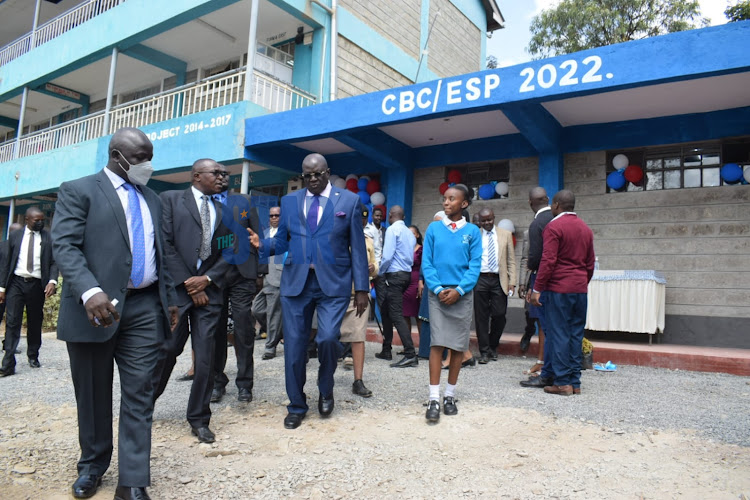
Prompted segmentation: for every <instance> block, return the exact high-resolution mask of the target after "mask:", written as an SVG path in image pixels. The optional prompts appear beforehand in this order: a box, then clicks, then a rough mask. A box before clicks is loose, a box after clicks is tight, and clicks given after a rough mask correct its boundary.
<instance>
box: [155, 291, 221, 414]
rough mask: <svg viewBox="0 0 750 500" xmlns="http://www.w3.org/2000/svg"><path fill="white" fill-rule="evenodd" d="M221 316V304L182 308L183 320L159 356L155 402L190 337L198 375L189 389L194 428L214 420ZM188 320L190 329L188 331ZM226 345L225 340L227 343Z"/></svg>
mask: <svg viewBox="0 0 750 500" xmlns="http://www.w3.org/2000/svg"><path fill="white" fill-rule="evenodd" d="M220 316H221V305H220V304H208V305H206V306H202V307H196V306H195V305H193V303H192V302H190V303H189V304H186V305H182V306H180V321H179V322H178V323H177V328H175V331H174V332H172V335H170V336H169V338H168V339H167V341H166V342H165V343H164V348H163V349H162V351H161V353H160V355H159V361H158V363H157V365H156V368H155V369H154V372H153V384H154V388H155V391H154V400H156V398H158V397H159V396H161V394H162V393H163V392H164V389H165V388H166V387H167V382H169V377H170V376H171V375H172V370H173V369H174V365H175V362H176V361H177V357H178V356H179V355H180V354H182V350H183V349H184V348H185V343H186V342H187V339H188V336H190V339H191V341H192V347H193V352H194V353H195V376H194V377H193V385H192V386H191V388H190V397H189V399H188V407H187V421H188V422H189V423H190V425H191V426H193V427H196V428H197V427H206V426H208V424H209V422H210V421H211V407H210V404H211V391H213V389H214V350H215V346H216V343H215V339H214V335H215V334H216V328H217V326H218V324H219V317H220ZM188 321H189V322H190V323H189V326H190V327H189V328H188ZM225 343H226V341H225Z"/></svg>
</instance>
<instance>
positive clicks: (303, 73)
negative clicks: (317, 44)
mask: <svg viewBox="0 0 750 500" xmlns="http://www.w3.org/2000/svg"><path fill="white" fill-rule="evenodd" d="M313 64H314V61H313V48H312V44H310V45H297V46H296V47H294V72H293V73H292V85H294V86H295V87H298V88H301V89H302V90H305V91H307V92H310V93H311V94H316V95H317V90H318V86H319V84H315V85H313V82H312V65H313Z"/></svg>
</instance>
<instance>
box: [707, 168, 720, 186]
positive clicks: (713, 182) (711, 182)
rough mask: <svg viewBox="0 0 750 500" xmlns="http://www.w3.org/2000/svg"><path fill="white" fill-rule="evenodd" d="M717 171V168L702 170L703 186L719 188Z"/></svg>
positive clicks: (718, 173)
mask: <svg viewBox="0 0 750 500" xmlns="http://www.w3.org/2000/svg"><path fill="white" fill-rule="evenodd" d="M719 175H720V172H719V169H718V168H704V169H703V185H704V186H719V185H720V184H721V181H720V180H719Z"/></svg>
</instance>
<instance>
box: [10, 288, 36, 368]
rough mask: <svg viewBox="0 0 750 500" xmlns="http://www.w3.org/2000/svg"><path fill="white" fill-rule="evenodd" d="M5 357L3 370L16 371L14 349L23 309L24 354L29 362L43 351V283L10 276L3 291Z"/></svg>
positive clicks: (19, 338) (19, 331) (19, 339)
mask: <svg viewBox="0 0 750 500" xmlns="http://www.w3.org/2000/svg"><path fill="white" fill-rule="evenodd" d="M5 302H6V310H5V313H6V317H5V341H4V342H3V346H4V347H5V356H3V364H2V368H3V370H4V371H13V370H15V368H16V349H17V348H18V343H19V342H20V341H21V325H22V324H23V310H24V309H26V343H27V349H26V354H27V355H28V357H29V359H37V358H38V357H39V349H40V348H41V347H42V319H44V287H43V286H42V281H41V280H38V279H30V280H28V281H25V280H24V278H19V277H18V276H13V277H12V278H11V279H10V282H9V283H8V288H6V290H5Z"/></svg>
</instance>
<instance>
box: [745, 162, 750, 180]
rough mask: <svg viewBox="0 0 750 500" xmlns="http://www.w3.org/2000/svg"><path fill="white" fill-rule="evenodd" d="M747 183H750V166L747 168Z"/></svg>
mask: <svg viewBox="0 0 750 500" xmlns="http://www.w3.org/2000/svg"><path fill="white" fill-rule="evenodd" d="M745 182H750V166H747V167H745Z"/></svg>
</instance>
